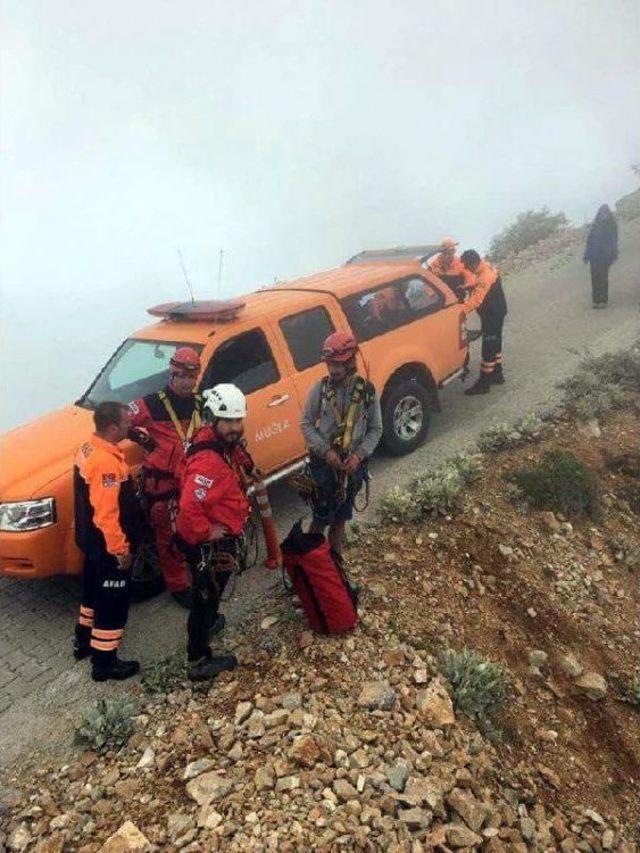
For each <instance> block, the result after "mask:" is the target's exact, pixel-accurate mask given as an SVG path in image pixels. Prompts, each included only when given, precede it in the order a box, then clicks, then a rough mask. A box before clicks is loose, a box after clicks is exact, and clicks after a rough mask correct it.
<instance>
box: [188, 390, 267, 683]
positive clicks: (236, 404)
mask: <svg viewBox="0 0 640 853" xmlns="http://www.w3.org/2000/svg"><path fill="white" fill-rule="evenodd" d="M204 397H205V402H204V406H203V417H204V418H205V421H206V424H205V425H204V426H203V427H202V428H201V429H200V430H199V431H198V432H197V433H196V435H195V437H194V441H193V443H192V445H191V446H190V447H189V449H188V450H187V454H186V460H185V463H184V468H183V473H182V476H181V490H180V504H179V511H178V519H177V528H178V536H179V540H180V543H181V547H182V548H183V550H184V551H185V553H186V555H187V561H188V564H189V569H190V571H191V575H192V579H193V600H192V604H191V612H190V613H189V619H188V623H187V632H188V644H187V658H188V663H187V672H188V676H189V678H190V679H191V680H192V681H205V680H209V679H212V678H215V677H216V675H218V674H219V673H220V672H222V671H223V670H230V669H234V668H235V667H236V665H237V660H236V658H235V656H234V655H233V654H223V655H213V653H212V651H211V648H210V646H209V634H210V631H211V627H212V625H213V624H214V623H215V621H216V617H217V616H218V607H219V605H220V598H221V596H222V593H223V591H224V588H225V586H226V585H227V582H228V581H229V578H230V576H231V573H232V571H233V570H234V568H235V567H236V566H237V563H238V560H239V558H240V539H241V537H242V534H243V530H244V527H245V524H246V523H247V519H248V517H249V511H250V506H249V501H248V500H247V496H246V486H247V484H248V481H249V479H250V477H251V474H252V472H253V471H254V469H255V466H254V463H253V460H252V458H251V456H250V455H249V453H248V452H247V450H246V449H245V445H244V442H243V440H242V436H243V433H244V425H243V421H244V418H245V417H246V414H247V404H246V400H245V396H244V394H243V393H242V391H240V389H239V388H236V386H235V385H230V384H221V385H216V386H215V387H214V388H212V389H211V390H208V391H205V392H204Z"/></svg>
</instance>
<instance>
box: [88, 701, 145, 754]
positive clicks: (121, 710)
mask: <svg viewBox="0 0 640 853" xmlns="http://www.w3.org/2000/svg"><path fill="white" fill-rule="evenodd" d="M137 713H138V703H137V702H136V700H135V699H133V698H132V697H131V696H126V695H123V696H114V697H112V698H109V699H99V700H98V701H97V703H96V704H95V705H93V706H92V707H91V708H87V709H86V710H85V711H84V712H83V714H82V717H81V718H80V722H79V723H78V725H77V727H76V731H75V737H76V741H77V742H78V743H80V744H82V745H83V746H87V747H90V748H91V749H96V750H98V751H99V752H106V751H107V750H109V749H119V748H120V747H122V746H124V745H125V743H126V742H127V741H128V740H129V738H130V737H131V735H132V734H133V732H134V730H135V724H134V722H133V719H132V718H133V717H134V716H135V715H136V714H137Z"/></svg>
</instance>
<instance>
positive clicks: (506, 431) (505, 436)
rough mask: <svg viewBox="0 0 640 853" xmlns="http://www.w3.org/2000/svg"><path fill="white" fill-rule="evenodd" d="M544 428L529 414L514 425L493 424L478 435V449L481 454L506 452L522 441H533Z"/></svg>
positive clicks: (536, 417)
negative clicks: (498, 451)
mask: <svg viewBox="0 0 640 853" xmlns="http://www.w3.org/2000/svg"><path fill="white" fill-rule="evenodd" d="M543 427H544V424H543V422H542V421H541V420H540V418H539V417H538V416H537V415H535V414H533V413H529V414H527V415H524V416H523V417H522V418H520V420H519V421H516V423H515V424H506V423H500V424H494V425H493V426H491V427H489V429H487V430H485V431H484V432H483V433H481V434H480V437H479V438H478V447H479V448H480V450H481V451H482V452H483V453H488V452H495V451H497V450H506V449H507V448H509V447H515V446H516V445H518V444H520V442H522V441H533V440H534V439H536V438H538V437H539V435H540V433H541V431H542V429H543Z"/></svg>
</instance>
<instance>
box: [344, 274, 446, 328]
mask: <svg viewBox="0 0 640 853" xmlns="http://www.w3.org/2000/svg"><path fill="white" fill-rule="evenodd" d="M341 303H342V307H343V309H344V312H345V314H346V315H347V319H348V320H349V325H350V326H351V328H352V329H353V330H354V331H355V333H356V336H357V338H358V340H359V341H368V340H371V338H375V337H377V336H378V335H383V334H384V333H385V332H390V331H391V330H392V329H397V328H399V327H400V326H404V325H405V324H406V323H411V322H412V321H413V320H416V319H418V317H423V316H425V315H426V314H431V313H432V312H434V311H437V310H438V309H439V308H440V307H441V306H442V305H443V304H444V297H443V296H442V295H441V294H440V293H438V292H437V291H436V290H435V288H432V287H431V285H430V284H429V283H428V282H426V281H424V279H422V278H420V277H419V276H412V277H410V278H405V279H402V280H400V281H395V282H392V283H391V284H383V285H382V287H376V288H373V289H372V290H366V291H364V292H361V293H355V294H353V295H352V296H347V297H346V298H344V299H342V300H341Z"/></svg>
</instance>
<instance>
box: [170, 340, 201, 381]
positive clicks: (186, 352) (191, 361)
mask: <svg viewBox="0 0 640 853" xmlns="http://www.w3.org/2000/svg"><path fill="white" fill-rule="evenodd" d="M169 364H170V365H171V373H172V375H173V374H175V373H190V374H193V373H197V372H198V371H199V370H200V356H199V355H198V353H197V352H196V351H195V350H194V349H193V348H192V347H178V349H177V350H176V351H175V352H174V354H173V356H172V357H171V361H170V362H169Z"/></svg>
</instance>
